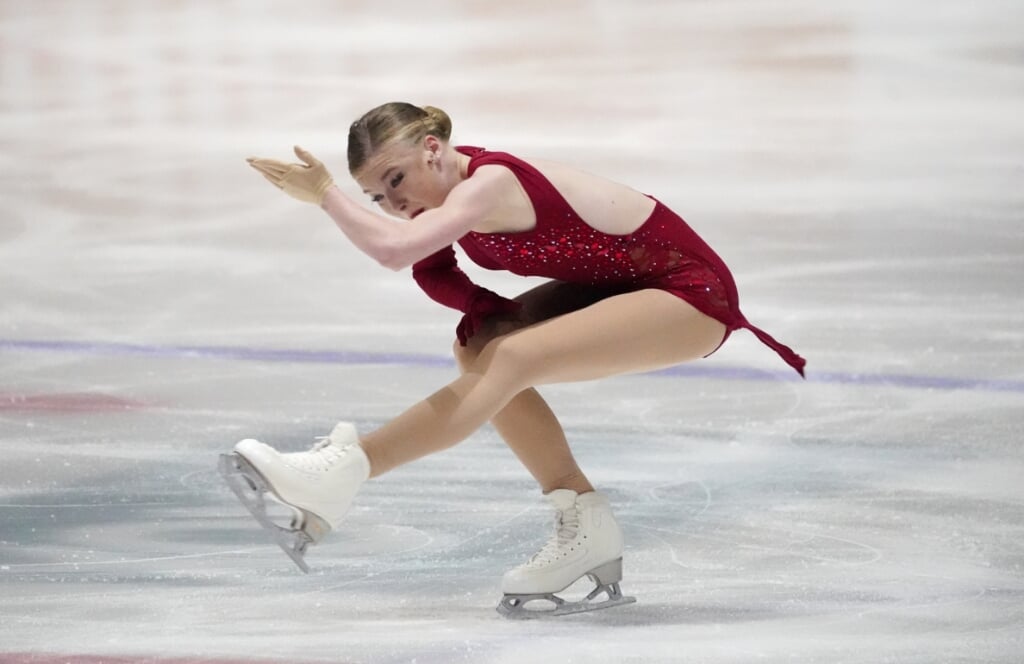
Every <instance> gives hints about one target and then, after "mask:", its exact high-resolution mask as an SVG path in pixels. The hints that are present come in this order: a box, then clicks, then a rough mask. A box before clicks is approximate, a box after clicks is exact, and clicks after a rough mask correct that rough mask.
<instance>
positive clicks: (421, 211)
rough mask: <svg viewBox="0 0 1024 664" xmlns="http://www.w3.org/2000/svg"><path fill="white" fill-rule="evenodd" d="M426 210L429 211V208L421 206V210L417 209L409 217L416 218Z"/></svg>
mask: <svg viewBox="0 0 1024 664" xmlns="http://www.w3.org/2000/svg"><path fill="white" fill-rule="evenodd" d="M426 211H427V208H420V209H419V210H416V211H415V212H413V213H412V214H410V215H409V218H410V219H415V218H416V217H418V216H420V215H421V214H423V213H424V212H426Z"/></svg>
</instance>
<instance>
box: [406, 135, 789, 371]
mask: <svg viewBox="0 0 1024 664" xmlns="http://www.w3.org/2000/svg"><path fill="white" fill-rule="evenodd" d="M457 149H458V151H459V152H461V153H462V154H465V155H468V156H469V157H470V158H471V159H470V162H469V175H470V176H472V175H473V173H474V171H476V169H477V168H479V167H481V166H484V165H490V164H499V165H501V166H504V167H506V168H508V169H509V170H511V171H512V173H514V174H515V176H516V178H518V180H519V182H520V184H521V185H522V187H523V190H524V191H525V192H526V194H527V196H529V198H530V201H531V202H532V203H533V209H534V212H535V213H536V216H537V225H536V226H535V227H534V228H533V229H532V230H529V231H525V232H517V233H476V232H470V233H468V234H466V235H465V236H464V237H462V238H461V239H460V240H459V246H461V247H462V248H463V250H464V251H465V252H466V255H467V256H469V258H470V259H471V260H472V261H473V262H475V263H477V264H478V265H480V266H481V267H484V268H487V269H491V270H508V271H509V272H513V273H515V274H519V275H523V276H531V277H548V278H550V279H557V280H560V281H565V282H570V283H579V284H586V285H589V286H599V287H608V288H610V289H614V290H616V291H618V292H629V291H635V290H642V289H647V288H659V289H661V290H664V291H667V292H669V293H672V294H673V295H675V296H677V297H679V298H681V299H683V300H686V301H687V302H689V303H690V304H691V305H693V306H694V307H695V308H696V309H697V310H698V311H700V312H702V313H704V314H706V315H708V316H710V317H711V318H714V319H715V320H718V321H720V322H721V323H723V324H724V325H725V326H726V329H727V332H726V335H725V338H728V336H729V334H731V333H732V331H733V330H737V329H748V330H750V331H751V332H753V333H754V334H755V335H756V336H757V338H758V339H760V340H761V341H762V342H763V343H764V344H766V345H767V346H768V347H769V348H771V349H772V350H774V351H775V352H776V353H778V354H779V356H780V357H782V359H783V360H784V361H785V362H786V363H787V364H789V365H790V366H791V367H793V368H794V369H796V371H798V372H799V373H800V375H803V373H804V371H803V368H804V364H805V360H804V359H803V358H802V357H800V356H799V355H797V354H796V353H795V352H793V350H792V349H790V348H789V347H788V346H785V345H783V344H781V343H779V342H778V341H776V340H775V339H773V338H772V337H771V336H770V335H768V334H767V333H766V332H764V331H763V330H761V329H759V328H757V327H755V326H753V325H751V324H750V322H749V321H748V320H747V319H746V317H745V316H744V315H743V313H742V312H741V311H740V307H739V295H738V294H737V291H736V283H735V282H734V281H733V278H732V274H731V273H730V272H729V268H727V267H726V266H725V263H724V262H723V261H722V259H721V258H719V257H718V255H717V254H716V253H715V252H714V251H713V250H712V249H711V247H709V246H708V245H707V243H705V242H704V240H702V239H701V238H700V236H698V235H697V233H696V232H694V230H693V229H692V228H690V226H689V225H688V224H687V223H686V222H685V221H683V219H682V218H681V217H679V215H677V214H675V213H674V212H672V211H671V210H669V209H668V208H667V207H665V206H664V205H662V204H661V202H659V201H657V199H654V198H653V197H652V200H654V201H655V203H656V205H655V207H654V211H653V212H652V213H651V216H650V217H648V219H647V220H646V221H645V222H644V223H643V224H642V225H641V226H640V227H639V228H637V229H636V230H635V231H633V232H632V233H630V234H628V235H609V234H607V233H602V232H601V231H598V230H595V229H594V228H592V227H591V226H589V225H587V224H586V222H584V221H583V220H582V219H581V218H580V216H579V215H578V214H576V211H575V210H573V209H572V207H571V206H570V205H569V203H568V202H567V201H566V200H565V199H564V198H563V197H562V195H561V194H560V193H559V192H558V190H557V189H555V187H554V185H552V184H551V182H550V181H549V180H548V179H547V178H545V177H544V176H543V175H541V173H540V171H538V170H537V169H536V168H534V167H533V166H531V165H529V164H528V163H526V162H524V161H522V160H521V159H518V158H516V157H514V156H512V155H510V154H507V153H505V152H490V151H487V150H484V149H482V148H472V147H459V148H457ZM413 276H414V278H415V279H416V281H417V283H418V284H419V285H420V287H421V288H422V289H423V290H424V291H425V292H426V293H427V295H429V296H430V297H431V298H433V299H434V300H436V301H438V302H440V303H441V304H444V305H447V306H449V307H452V308H454V309H458V310H460V311H462V312H464V313H467V314H469V313H470V312H474V311H475V312H476V314H477V315H481V314H482V313H483V314H486V313H490V312H498V311H501V310H502V306H501V302H508V300H505V298H501V297H500V296H497V295H495V294H494V293H492V292H491V291H489V290H487V289H485V288H482V287H481V286H478V285H476V284H474V283H473V282H472V281H470V280H469V278H468V277H467V276H466V275H465V273H463V272H462V271H461V270H460V269H459V267H458V265H457V264H456V260H455V252H454V250H453V249H452V248H451V247H446V248H445V249H442V250H441V251H439V252H437V253H435V254H433V255H432V256H428V257H427V258H424V259H423V260H421V261H419V262H417V263H416V264H415V265H413ZM460 329H461V328H460ZM460 340H461V341H463V343H464V342H465V339H464V338H463V336H462V334H461V333H460ZM722 341H723V343H724V341H725V339H723V340H722Z"/></svg>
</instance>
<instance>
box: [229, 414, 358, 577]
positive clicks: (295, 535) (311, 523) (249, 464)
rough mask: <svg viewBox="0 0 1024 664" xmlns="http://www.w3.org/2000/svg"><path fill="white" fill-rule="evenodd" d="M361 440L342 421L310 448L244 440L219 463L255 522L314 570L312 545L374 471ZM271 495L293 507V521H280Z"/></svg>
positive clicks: (300, 564)
mask: <svg viewBox="0 0 1024 664" xmlns="http://www.w3.org/2000/svg"><path fill="white" fill-rule="evenodd" d="M358 443H359V440H358V437H357V436H356V430H355V427H353V426H352V425H351V424H348V423H347V422H341V423H339V424H338V425H337V426H335V427H334V430H333V431H332V432H331V435H330V436H327V437H326V438H323V439H322V440H321V441H320V442H318V443H317V444H316V445H314V446H313V449H312V450H310V451H308V452H294V453H289V454H281V453H280V452H278V451H277V450H275V449H274V448H272V447H270V446H269V445H266V444H264V443H261V442H259V441H257V440H252V439H246V440H243V441H240V442H239V443H238V444H237V445H235V449H234V452H233V453H231V454H223V455H221V457H220V461H219V462H218V468H219V470H220V474H221V475H222V476H223V477H224V480H225V482H227V485H228V486H229V487H230V488H231V490H232V491H233V492H234V494H235V495H236V496H238V499H239V500H240V501H241V503H242V504H243V505H244V506H245V508H246V509H247V510H249V512H250V513H251V514H252V515H253V516H254V517H255V518H256V521H258V522H259V524H260V525H261V526H263V527H264V528H266V529H267V530H268V531H270V533H271V534H272V535H273V537H274V540H275V541H276V542H277V544H278V546H280V547H281V549H283V550H284V552H285V553H287V554H288V557H289V558H291V559H292V560H293V561H294V562H295V564H296V565H297V566H298V567H299V569H301V570H302V571H303V572H309V566H308V565H307V564H306V561H305V555H306V550H307V548H308V547H309V545H311V544H316V543H317V542H319V541H320V540H322V539H323V538H324V537H325V536H326V535H327V534H328V533H329V532H331V530H333V529H334V528H335V527H337V525H338V524H339V523H340V522H341V520H342V518H343V517H344V516H345V513H346V512H348V509H349V506H350V505H351V503H352V499H353V498H354V497H355V494H356V492H357V491H358V490H359V487H360V486H361V485H362V484H363V482H365V481H366V479H367V478H368V477H369V475H370V464H369V460H368V459H367V458H366V454H364V453H363V450H362V448H361V447H360V446H359V444H358ZM266 498H270V499H271V500H272V501H274V502H275V503H278V504H280V505H283V506H284V507H285V508H286V509H287V510H288V511H289V512H290V515H291V522H290V524H289V526H287V527H285V526H283V525H280V524H278V523H275V520H274V519H272V518H271V516H270V515H269V514H268V513H267V503H266V500H265V499H266Z"/></svg>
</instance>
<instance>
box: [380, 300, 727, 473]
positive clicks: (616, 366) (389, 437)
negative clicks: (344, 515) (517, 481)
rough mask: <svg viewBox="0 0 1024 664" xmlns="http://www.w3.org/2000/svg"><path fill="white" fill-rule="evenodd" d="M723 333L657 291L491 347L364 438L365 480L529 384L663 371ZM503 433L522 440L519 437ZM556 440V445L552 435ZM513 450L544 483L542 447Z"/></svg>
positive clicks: (443, 442) (527, 401) (460, 429)
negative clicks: (446, 382)
mask: <svg viewBox="0 0 1024 664" xmlns="http://www.w3.org/2000/svg"><path fill="white" fill-rule="evenodd" d="M724 334H725V327H724V325H722V324H721V323H719V322H718V321H716V320H713V319H711V318H709V317H707V316H705V315H704V314H702V313H700V312H698V311H697V310H696V309H694V308H693V307H692V306H691V305H689V304H687V303H686V302H684V301H682V300H680V299H678V298H676V297H675V296H673V295H670V294H668V293H665V292H663V291H659V290H644V291H637V292H632V293H625V294H621V295H616V296H613V297H610V298H608V299H605V300H601V301H600V302H597V303H595V304H593V305H591V306H588V307H586V308H584V309H580V310H578V311H574V312H572V313H568V314H565V315H563V316H559V317H557V318H553V319H550V320H546V321H544V322H541V323H537V324H535V325H531V326H529V327H525V328H522V329H518V330H516V331H514V332H511V333H509V334H505V335H502V336H500V337H498V338H495V339H493V340H491V341H490V342H488V343H487V345H486V346H485V347H484V348H483V349H482V351H481V352H480V353H479V355H478V356H477V357H476V358H475V359H474V360H473V361H472V363H471V364H470V365H469V366H468V367H467V368H466V372H465V373H464V374H463V375H462V376H460V377H459V378H458V379H456V380H455V381H453V382H452V383H450V384H449V385H448V386H446V387H444V388H442V389H441V390H439V391H437V392H435V393H434V394H433V395H431V396H430V397H428V398H427V399H425V400H424V401H421V402H419V403H417V404H415V405H414V406H412V407H411V408H410V409H408V410H407V411H405V412H404V413H402V414H401V415H399V416H398V417H397V418H395V419H394V420H392V421H390V422H388V423H387V424H385V425H384V426H383V427H381V428H380V429H378V430H377V431H374V432H372V433H370V434H367V435H366V436H364V437H363V438H362V441H361V444H362V447H363V449H364V450H365V451H366V454H367V456H368V457H369V459H370V465H371V468H372V471H371V472H372V474H373V475H374V476H376V475H380V474H382V473H384V472H387V471H388V470H390V469H392V468H394V467H396V466H399V465H402V464H404V463H407V462H409V461H412V460H413V459H416V458H419V457H421V456H424V455H426V454H430V453H432V452H436V451H440V450H442V449H445V448H447V447H450V446H451V445H454V444H455V443H457V442H459V441H461V440H462V439H464V438H466V437H467V436H469V435H470V434H472V433H473V432H474V431H475V430H476V429H477V428H479V427H480V426H481V425H483V424H484V423H485V422H486V421H488V420H489V419H492V418H494V417H495V416H496V415H498V414H499V413H500V412H501V411H503V409H505V408H506V407H507V406H510V405H512V401H513V400H514V399H515V398H516V397H517V396H518V395H519V394H520V393H521V392H523V391H524V390H528V389H529V388H530V387H531V386H533V385H543V384H550V383H557V382H569V381H580V380H591V379H595V378H601V377H605V376H610V375H614V374H619V373H626V372H636V371H645V370H652V369H656V368H661V367H665V366H671V365H674V364H678V363H680V362H684V361H687V360H691V359H695V358H698V357H702V356H704V355H706V354H707V353H710V352H711V351H712V350H714V349H715V348H716V347H717V346H718V344H719V342H720V341H721V340H722V337H723V335H724ZM526 394H527V395H529V394H530V392H527V393H526ZM533 394H536V392H533ZM537 398H538V399H539V395H537ZM532 399H533V397H531V396H527V397H525V398H524V400H523V401H522V402H519V403H518V404H517V406H516V407H515V408H516V409H525V410H526V411H527V412H532V413H537V412H538V411H537V407H538V406H537V403H536V401H532ZM510 412H515V411H510ZM548 412H550V411H548ZM551 418H552V419H553V418H554V416H553V415H551ZM502 419H503V418H502ZM554 422H555V425H556V426H557V420H554ZM549 424H550V423H549ZM509 433H511V434H512V435H513V437H514V439H515V440H517V441H519V440H521V439H522V440H525V437H522V438H521V435H520V433H519V432H515V431H512V432H509ZM545 435H550V429H548V430H547V433H546V434H545ZM559 437H560V439H561V440H562V441H564V435H563V434H561V433H560V427H559ZM547 440H548V441H550V438H548V439H547ZM565 450H566V452H568V446H567V445H566V446H565ZM515 452H516V454H517V455H519V456H520V458H523V459H524V461H523V462H524V464H526V465H527V467H528V468H530V470H531V472H533V473H534V475H535V476H537V475H538V474H540V475H541V476H544V477H546V476H547V474H548V471H547V470H546V468H547V467H548V466H547V464H549V463H551V461H552V460H553V458H555V457H553V456H552V455H551V454H550V450H549V449H545V447H544V445H543V444H541V445H539V446H538V445H535V444H534V445H529V444H527V445H525V446H517V449H515ZM524 457H525V458H524ZM569 458H570V459H571V454H570V455H569ZM572 465H575V462H574V461H573V462H572ZM554 466H555V464H552V466H551V467H552V468H554ZM552 474H553V475H554V474H557V472H553V473H552ZM544 483H545V481H544V480H542V485H543V484H544Z"/></svg>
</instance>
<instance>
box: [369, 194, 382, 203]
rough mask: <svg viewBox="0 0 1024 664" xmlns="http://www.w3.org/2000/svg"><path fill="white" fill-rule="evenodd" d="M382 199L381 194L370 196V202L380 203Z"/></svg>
mask: <svg viewBox="0 0 1024 664" xmlns="http://www.w3.org/2000/svg"><path fill="white" fill-rule="evenodd" d="M383 201H384V195H383V194H377V195H376V196H371V197H370V202H371V203H381V202H383Z"/></svg>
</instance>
